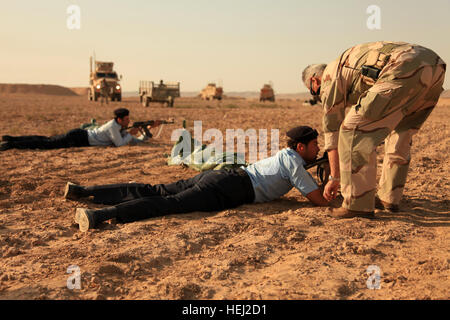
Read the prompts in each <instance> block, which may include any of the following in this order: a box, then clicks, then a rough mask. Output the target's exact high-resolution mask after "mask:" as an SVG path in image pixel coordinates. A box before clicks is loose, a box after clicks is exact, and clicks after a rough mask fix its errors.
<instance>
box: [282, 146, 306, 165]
mask: <svg viewBox="0 0 450 320" xmlns="http://www.w3.org/2000/svg"><path fill="white" fill-rule="evenodd" d="M286 149H287V152H288V153H289V154H292V155H293V156H295V157H298V158H299V159H300V161H301V162H302V165H303V166H304V165H305V164H306V161H305V160H303V158H302V156H301V155H299V154H298V152H297V151H295V150H292V149H291V148H286Z"/></svg>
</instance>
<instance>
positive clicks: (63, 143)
mask: <svg viewBox="0 0 450 320" xmlns="http://www.w3.org/2000/svg"><path fill="white" fill-rule="evenodd" d="M8 143H9V144H10V146H11V147H12V148H16V149H59V148H71V147H87V146H89V140H88V133H87V131H86V130H84V129H73V130H70V131H69V132H67V133H65V134H61V135H57V136H51V137H45V136H19V137H9V139H8Z"/></svg>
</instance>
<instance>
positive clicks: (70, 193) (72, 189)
mask: <svg viewBox="0 0 450 320" xmlns="http://www.w3.org/2000/svg"><path fill="white" fill-rule="evenodd" d="M88 196H89V195H88V194H87V192H86V190H85V188H84V187H83V186H79V185H77V184H75V183H72V182H67V184H66V189H65V190H64V198H65V199H69V200H78V199H80V198H84V197H88Z"/></svg>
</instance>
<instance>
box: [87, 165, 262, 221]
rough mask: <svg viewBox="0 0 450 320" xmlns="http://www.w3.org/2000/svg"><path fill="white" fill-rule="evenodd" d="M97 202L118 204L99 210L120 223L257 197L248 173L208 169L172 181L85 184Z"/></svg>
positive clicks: (218, 207)
mask: <svg viewBox="0 0 450 320" xmlns="http://www.w3.org/2000/svg"><path fill="white" fill-rule="evenodd" d="M85 190H86V194H85V195H86V196H94V202H96V203H103V204H115V205H114V206H113V207H109V208H104V209H100V210H98V211H97V212H98V213H99V214H100V215H101V211H104V212H105V213H108V216H111V213H112V215H113V216H114V217H116V218H117V219H118V220H119V221H120V222H131V221H137V220H142V219H148V218H151V217H158V216H164V215H167V214H175V213H188V212H193V211H205V212H208V211H220V210H224V209H229V208H235V207H237V206H239V205H242V204H245V203H252V202H253V201H254V199H255V193H254V191H253V186H252V182H251V180H250V178H249V176H248V175H247V173H246V172H245V171H244V170H242V169H240V168H238V169H224V170H209V171H205V172H202V173H200V174H198V175H197V176H195V177H193V178H191V179H187V180H179V181H177V182H175V183H170V184H157V185H153V186H152V185H150V184H137V183H129V184H115V185H104V186H94V187H86V188H85Z"/></svg>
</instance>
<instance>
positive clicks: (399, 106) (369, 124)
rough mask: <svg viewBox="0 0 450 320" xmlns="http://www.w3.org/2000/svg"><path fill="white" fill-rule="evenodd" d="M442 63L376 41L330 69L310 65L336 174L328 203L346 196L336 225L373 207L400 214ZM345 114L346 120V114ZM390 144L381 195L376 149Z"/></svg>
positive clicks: (419, 50)
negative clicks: (414, 149)
mask: <svg viewBox="0 0 450 320" xmlns="http://www.w3.org/2000/svg"><path fill="white" fill-rule="evenodd" d="M445 68H446V64H445V62H444V61H443V60H442V59H441V58H440V57H439V56H438V55H437V54H436V53H434V52H433V51H432V50H430V49H427V48H424V47H422V46H419V45H414V44H409V43H405V42H386V41H380V42H372V43H365V44H360V45H357V46H354V47H352V48H350V49H348V50H346V51H345V52H344V53H343V54H341V56H339V58H338V59H336V60H335V61H333V62H331V63H329V64H328V65H325V64H319V65H310V66H308V67H306V68H305V70H304V71H303V74H302V80H303V82H304V83H305V85H306V87H307V88H308V89H309V90H310V92H311V94H313V95H316V96H318V97H319V98H320V100H321V102H322V105H323V108H324V116H323V129H324V136H325V150H326V151H328V155H329V158H330V167H331V175H330V177H329V182H328V184H327V185H326V187H325V190H324V197H325V198H326V199H327V200H331V199H333V198H335V197H336V194H337V191H338V188H339V185H340V187H341V193H342V196H343V197H344V201H343V203H342V206H341V208H339V209H334V210H333V211H332V215H333V216H334V217H336V218H352V217H355V216H359V217H369V218H370V217H372V216H373V214H374V208H375V205H376V206H377V207H378V208H380V209H386V210H388V211H391V212H393V211H398V210H399V203H400V200H401V198H402V195H403V190H404V186H405V183H406V177H407V173H408V167H409V162H410V149H411V143H412V136H413V135H414V134H415V133H416V132H417V131H418V130H419V128H420V127H421V126H422V124H423V123H424V121H425V120H426V119H427V118H428V116H429V115H430V113H431V112H432V110H433V108H434V107H435V105H436V103H437V101H438V99H439V95H440V94H441V92H442V91H443V88H442V84H443V82H444V76H445ZM346 112H347V113H346ZM383 141H384V142H385V154H384V162H383V168H382V173H381V178H380V182H379V188H378V191H377V183H376V168H377V163H376V147H377V146H378V145H380V144H381V143H382V142H383Z"/></svg>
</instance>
